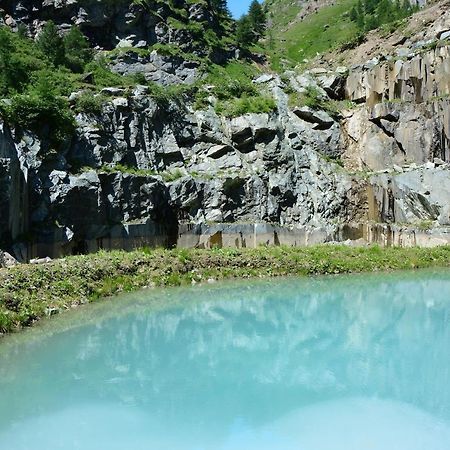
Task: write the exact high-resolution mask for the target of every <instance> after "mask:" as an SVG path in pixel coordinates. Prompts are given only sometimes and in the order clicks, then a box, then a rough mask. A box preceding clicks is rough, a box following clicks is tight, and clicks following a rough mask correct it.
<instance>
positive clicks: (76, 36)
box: [63, 26, 92, 72]
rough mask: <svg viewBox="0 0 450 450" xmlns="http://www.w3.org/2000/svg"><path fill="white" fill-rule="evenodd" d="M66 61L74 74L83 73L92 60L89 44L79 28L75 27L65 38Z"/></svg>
mask: <svg viewBox="0 0 450 450" xmlns="http://www.w3.org/2000/svg"><path fill="white" fill-rule="evenodd" d="M63 43H64V61H65V64H66V66H67V67H68V68H69V69H71V70H72V71H73V72H82V71H83V70H84V67H85V66H86V64H87V63H88V62H89V61H91V60H92V50H91V49H90V47H89V42H88V40H87V39H86V37H85V36H84V34H83V33H82V32H81V31H80V30H79V28H78V27H75V26H73V27H72V28H71V29H70V31H69V32H68V33H67V34H66V35H65V36H64V39H63Z"/></svg>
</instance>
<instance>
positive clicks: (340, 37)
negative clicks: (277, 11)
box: [269, 0, 358, 69]
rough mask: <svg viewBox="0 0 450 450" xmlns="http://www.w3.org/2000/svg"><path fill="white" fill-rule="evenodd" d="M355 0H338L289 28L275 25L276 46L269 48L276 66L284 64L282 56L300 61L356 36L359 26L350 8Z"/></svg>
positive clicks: (288, 59)
mask: <svg viewBox="0 0 450 450" xmlns="http://www.w3.org/2000/svg"><path fill="white" fill-rule="evenodd" d="M355 4H356V0H337V1H336V3H335V4H334V5H332V6H327V7H324V8H322V9H320V10H319V11H318V12H317V13H315V14H314V13H313V14H311V15H309V16H308V17H306V18H305V19H304V20H303V21H300V22H297V23H294V24H293V25H291V26H290V27H289V28H288V29H287V30H285V31H283V30H282V29H280V28H278V27H274V31H273V35H274V41H275V48H274V50H272V51H269V54H270V56H271V59H272V66H273V67H274V69H277V67H278V68H279V67H280V65H281V63H280V61H281V60H286V61H288V63H289V64H291V65H296V64H299V63H302V62H303V60H304V59H310V58H313V57H314V56H316V54H317V53H324V52H327V51H329V50H331V49H333V48H338V47H339V46H341V45H342V44H344V43H346V42H349V41H351V40H352V39H354V37H355V36H356V35H357V34H358V30H357V27H356V25H355V24H354V23H353V22H351V20H350V19H349V17H348V12H349V11H350V9H351V8H352V7H353V6H354V5H355ZM297 10H298V11H300V9H299V8H298V7H297Z"/></svg>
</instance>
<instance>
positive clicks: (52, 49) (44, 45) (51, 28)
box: [37, 20, 64, 66]
mask: <svg viewBox="0 0 450 450" xmlns="http://www.w3.org/2000/svg"><path fill="white" fill-rule="evenodd" d="M37 46H38V48H39V49H40V50H41V51H42V53H44V55H45V56H46V57H47V58H48V59H49V60H50V61H51V62H52V63H53V64H54V65H55V66H59V65H61V64H63V63H64V43H63V40H62V38H61V36H60V35H59V33H58V28H57V27H56V25H55V24H54V23H53V22H52V21H51V20H49V21H48V22H47V23H46V24H45V25H44V28H43V29H42V31H41V33H40V34H39V37H38V39H37Z"/></svg>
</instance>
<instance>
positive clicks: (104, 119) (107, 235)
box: [0, 0, 450, 260]
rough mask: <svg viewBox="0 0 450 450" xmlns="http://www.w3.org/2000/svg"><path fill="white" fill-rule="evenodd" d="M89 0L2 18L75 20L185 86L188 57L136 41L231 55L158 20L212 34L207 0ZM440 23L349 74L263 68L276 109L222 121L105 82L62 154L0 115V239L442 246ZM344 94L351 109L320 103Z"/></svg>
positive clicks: (448, 125)
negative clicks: (312, 102) (427, 35)
mask: <svg viewBox="0 0 450 450" xmlns="http://www.w3.org/2000/svg"><path fill="white" fill-rule="evenodd" d="M101 3H102V2H100V1H79V0H70V1H69V0H58V1H56V0H48V1H46V2H43V3H42V2H34V1H30V2H20V1H14V0H9V1H7V2H6V3H5V6H3V5H2V8H3V9H4V11H3V14H2V17H3V20H4V21H5V22H6V23H7V24H8V25H9V26H11V27H12V28H17V26H18V24H19V23H23V24H25V25H26V26H27V27H28V30H29V32H30V33H31V34H33V35H34V34H36V33H37V32H39V30H40V28H41V27H42V24H43V23H44V22H45V21H46V20H49V19H52V20H54V21H55V22H56V23H57V24H58V26H59V27H60V29H61V30H62V31H64V30H65V29H68V27H69V26H71V24H77V25H79V26H80V27H81V28H82V29H83V31H84V32H85V33H86V35H87V36H89V38H90V40H91V42H92V43H93V44H95V45H97V46H99V47H101V48H103V49H112V48H117V50H116V51H115V52H114V55H115V56H114V57H112V59H111V68H112V70H114V71H115V72H116V73H119V74H122V75H133V74H141V75H142V76H143V77H145V79H146V80H147V81H154V82H157V83H159V84H160V85H162V86H168V85H171V84H179V83H186V84H190V83H193V82H194V81H195V80H196V79H197V77H198V73H199V72H198V67H199V66H198V62H196V61H187V60H186V59H185V58H184V57H180V56H179V55H176V54H175V55H174V54H170V53H169V54H167V53H166V54H164V55H163V54H162V53H161V52H160V53H158V52H156V51H154V50H149V51H139V49H142V48H145V49H147V50H148V47H149V46H152V45H153V44H169V45H172V44H176V45H177V46H178V47H179V48H180V49H181V50H182V51H189V52H192V53H195V54H196V55H197V56H202V57H205V56H206V55H208V57H210V58H211V59H212V60H216V59H218V60H220V58H225V59H227V58H229V57H231V56H232V52H231V50H230V53H229V54H228V53H226V52H225V53H224V52H223V49H222V50H221V51H219V53H216V54H212V53H211V52H210V51H211V49H210V48H209V47H208V46H207V45H206V43H205V41H204V40H202V39H201V38H199V37H198V36H194V35H192V33H194V32H195V31H192V30H193V29H196V27H190V28H189V27H188V28H183V27H174V26H172V25H173V21H168V20H166V19H167V18H168V17H172V18H175V19H177V20H178V19H179V20H180V21H182V20H186V17H188V18H189V20H192V21H194V22H196V23H198V24H204V25H205V26H206V24H207V26H208V27H209V28H210V29H212V30H215V33H216V34H217V36H221V33H222V34H223V33H224V31H223V30H222V31H221V29H220V26H219V24H218V23H217V20H216V19H217V18H215V17H214V15H211V8H210V7H207V2H200V1H194V2H193V1H184V0H178V1H176V2H173V3H170V4H169V2H159V1H156V0H151V1H149V2H146V4H147V7H143V6H142V5H141V6H139V5H137V4H135V3H133V2H130V1H125V0H123V1H122V0H118V1H116V2H111V3H108V4H107V5H106V6H105V4H104V2H103V3H102V4H101ZM170 5H172V6H176V8H175V9H177V10H178V12H177V11H174V10H173V8H172V7H171V6H170ZM181 10H182V11H184V13H183V14H182V17H181V16H180V17H178V15H179V14H180V11H181ZM100 12H101V14H100ZM171 24H172V25H171ZM189 30H190V31H189ZM440 30H441V31H442V32H440V34H439V36H438V37H437V39H439V42H440V44H439V45H434V44H433V45H429V44H426V45H425V44H424V45H421V46H417V47H415V48H410V49H409V48H408V49H407V50H408V51H402V52H400V53H401V54H397V55H394V56H389V57H384V58H379V59H377V60H372V61H370V62H368V63H366V64H363V65H359V66H354V67H351V68H349V69H347V68H344V67H340V68H337V69H336V70H334V71H331V70H328V69H323V68H319V69H312V70H309V71H306V72H304V73H301V74H299V73H296V72H295V71H290V72H287V73H286V74H285V76H284V77H282V79H281V78H280V77H278V76H275V75H268V74H265V75H261V76H259V77H258V78H257V79H255V80H254V83H255V85H257V86H258V89H260V90H261V92H264V93H265V94H267V95H270V96H271V97H273V98H274V99H275V100H276V103H277V108H276V110H275V111H273V112H272V113H261V114H245V115H242V116H239V117H234V118H226V117H221V116H219V115H217V114H216V112H215V110H214V108H213V106H210V107H207V108H205V109H203V110H194V108H193V106H192V101H191V99H189V98H186V97H180V98H178V99H175V100H168V99H167V98H159V99H158V98H157V97H155V96H154V95H153V94H152V91H151V89H150V88H148V87H146V86H141V85H137V86H135V87H134V88H133V89H128V90H125V89H121V88H113V87H111V88H105V89H103V91H102V92H101V96H102V98H106V101H105V102H104V104H103V106H102V108H101V112H98V113H95V114H94V113H79V114H78V115H77V117H76V122H77V126H76V133H75V135H74V136H73V137H72V139H71V140H70V141H69V142H67V143H66V145H64V146H63V147H62V148H61V150H60V151H59V152H58V153H55V152H51V151H50V149H49V148H48V146H47V144H46V143H45V142H41V141H40V140H39V139H38V138H37V137H36V136H35V135H33V134H32V133H30V132H28V131H26V130H20V129H11V128H9V127H8V126H7V125H5V124H1V125H0V211H1V214H0V247H1V248H3V249H5V250H10V251H12V252H13V253H14V255H15V256H16V257H17V258H18V259H21V260H27V259H30V258H34V257H38V258H39V257H47V256H50V257H57V256H61V255H65V254H70V253H83V252H87V251H95V250H97V249H99V248H127V249H128V248H133V247H136V246H144V245H162V246H171V245H180V246H198V247H213V246H237V247H247V246H257V245H260V244H273V245H281V244H286V245H308V244H312V243H319V242H334V241H345V240H347V239H350V240H354V241H358V242H360V240H361V239H365V240H366V242H379V243H381V244H383V245H419V244H420V245H435V244H440V243H445V242H450V232H449V230H450V216H449V214H450V210H449V204H450V185H449V180H450V176H449V174H450V115H449V114H450V113H449V111H450V100H449V99H448V96H449V94H450V84H449V83H450V81H449V80H450V76H449V73H450V65H449V64H450V54H449V48H450V46H448V45H445V43H446V39H447V37H446V34H445V33H446V30H445V27H441V28H440ZM190 33H191V34H190ZM130 47H133V49H131V50H130ZM213 53H214V52H213ZM193 59H195V58H193ZM282 80H283V81H282ZM292 91H295V92H296V93H297V94H299V95H298V96H299V97H300V98H301V95H304V94H305V93H307V92H310V93H311V92H313V93H314V95H317V96H318V98H317V99H316V100H317V105H316V106H315V107H311V106H309V107H307V106H304V105H302V104H299V105H292V104H291V103H292V99H291V102H289V101H288V100H289V99H288V97H289V96H288V94H287V92H291V93H292ZM79 94H80V93H73V94H72V95H71V96H70V100H71V101H74V100H75V99H76V97H77V96H78V95H79ZM343 100H346V101H347V104H348V103H349V102H351V104H352V108H349V109H347V110H345V111H339V112H338V111H336V110H333V108H326V105H327V104H328V105H330V104H331V102H334V103H335V104H336V103H338V102H340V101H343ZM212 104H214V100H212V101H211V105H212ZM321 108H323V109H321ZM325 108H326V109H327V110H324V109H325Z"/></svg>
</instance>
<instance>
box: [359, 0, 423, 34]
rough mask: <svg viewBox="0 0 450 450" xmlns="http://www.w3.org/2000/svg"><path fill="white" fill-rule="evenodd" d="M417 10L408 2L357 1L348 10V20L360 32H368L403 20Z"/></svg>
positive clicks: (404, 0)
mask: <svg viewBox="0 0 450 450" xmlns="http://www.w3.org/2000/svg"><path fill="white" fill-rule="evenodd" d="M418 9H419V7H418V6H417V5H412V4H411V3H410V2H409V0H403V1H400V0H394V1H392V0H358V2H357V4H356V5H355V6H354V7H353V8H352V9H351V10H350V19H351V20H352V21H353V22H355V23H356V25H357V27H358V28H359V29H360V30H361V31H370V30H373V29H375V28H378V27H379V26H381V25H384V24H386V23H390V22H394V21H396V20H400V19H404V18H405V17H408V16H409V15H411V14H412V13H414V12H416V11H417V10H418Z"/></svg>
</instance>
